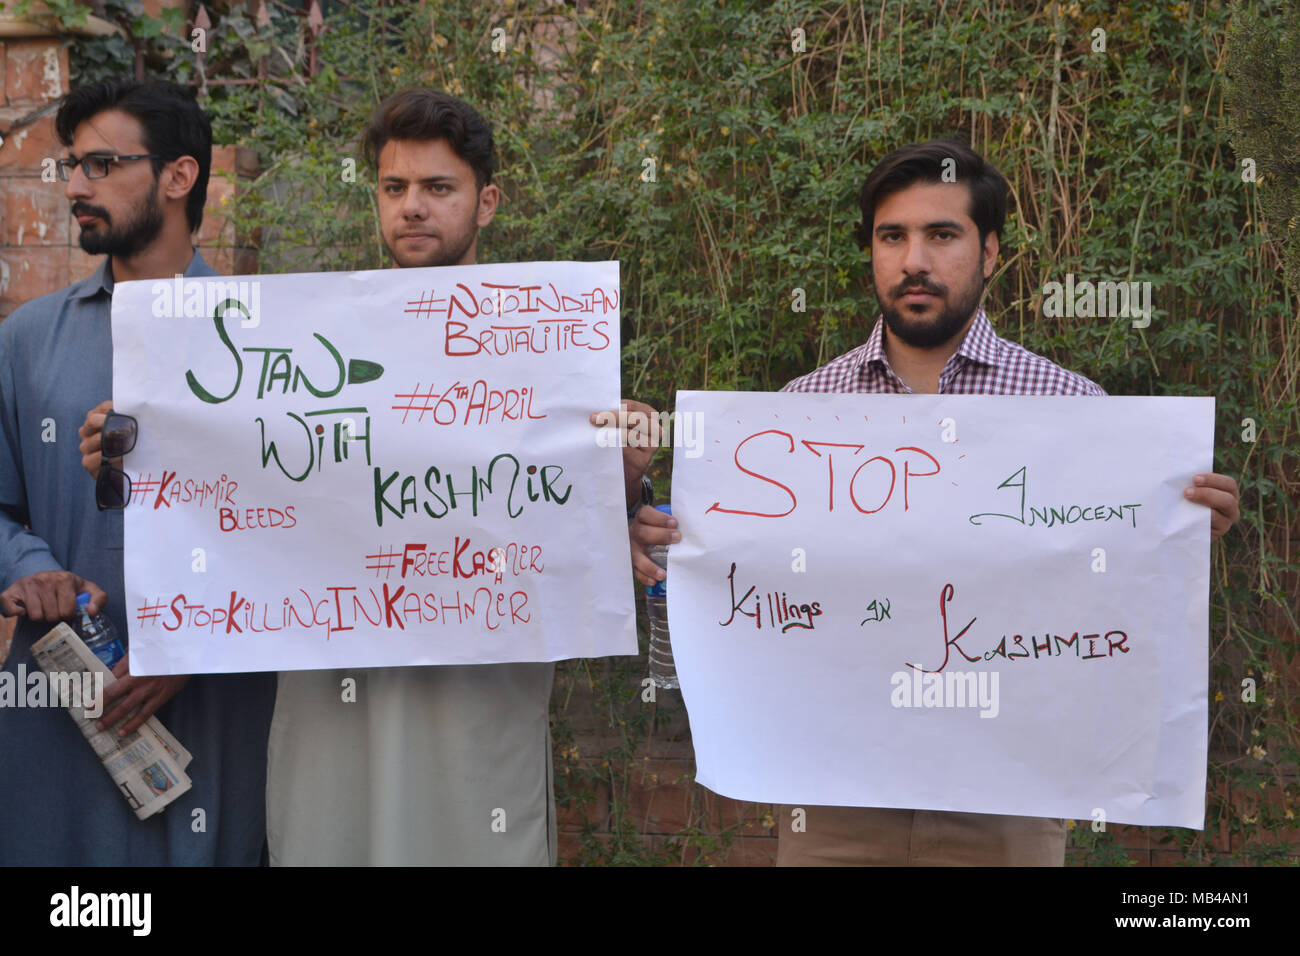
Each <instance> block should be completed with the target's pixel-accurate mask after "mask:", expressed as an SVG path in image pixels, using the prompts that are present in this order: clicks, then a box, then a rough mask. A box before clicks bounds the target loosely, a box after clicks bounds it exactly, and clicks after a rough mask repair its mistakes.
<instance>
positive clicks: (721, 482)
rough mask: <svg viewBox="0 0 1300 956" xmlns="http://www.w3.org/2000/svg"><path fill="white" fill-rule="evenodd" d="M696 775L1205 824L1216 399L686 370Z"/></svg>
mask: <svg viewBox="0 0 1300 956" xmlns="http://www.w3.org/2000/svg"><path fill="white" fill-rule="evenodd" d="M677 415H678V416H679V418H680V417H682V416H686V417H687V418H688V419H689V420H691V421H692V423H693V425H694V427H695V429H696V432H697V434H702V435H703V441H702V445H701V447H702V448H703V453H702V454H700V455H698V456H696V457H690V456H688V455H685V454H682V453H680V452H679V453H678V454H677V455H675V457H674V468H673V494H672V497H673V501H672V504H673V514H674V516H675V517H676V518H677V520H678V522H679V526H680V528H679V530H680V531H681V534H682V541H681V543H680V544H679V545H674V546H673V547H672V548H670V549H669V567H668V582H667V589H668V617H669V622H670V627H671V632H672V645H673V652H674V658H675V660H676V664H677V672H678V676H679V678H680V680H681V690H682V695H683V699H684V701H685V703H686V707H687V710H688V712H689V714H690V722H691V734H692V738H693V741H694V746H695V754H696V761H697V766H698V773H697V776H696V779H697V781H698V782H699V783H701V784H703V785H704V786H706V787H708V788H709V789H711V790H714V791H716V792H717V793H720V794H723V795H725V796H728V797H733V798H736V799H740V800H747V801H755V802H759V803H784V804H794V805H805V806H806V805H809V804H811V805H832V806H872V807H901V808H912V809H925V810H955V811H966V812H973V813H1003V814H1017V815H1027V816H1047V817H1067V818H1074V819H1080V820H1084V821H1089V820H1104V821H1109V822H1122V823H1133V824H1143V825H1174V826H1183V827H1191V828H1194V829H1200V828H1201V827H1202V826H1203V823H1204V815H1205V806H1204V799H1205V775H1206V735H1207V700H1206V695H1207V684H1208V657H1207V645H1208V600H1209V530H1210V512H1209V509H1207V508H1205V507H1204V506H1201V505H1197V504H1193V503H1192V502H1189V501H1188V500H1187V499H1186V498H1184V496H1183V490H1184V489H1185V488H1186V487H1188V486H1189V485H1191V484H1192V479H1193V476H1194V475H1195V474H1197V473H1198V472H1209V471H1212V470H1213V469H1212V468H1211V463H1212V458H1213V435H1214V425H1213V419H1214V400H1213V399H1212V398H1163V397H1158V398H1094V397H1077V398H1076V397H1070V398H1067V397H1020V396H1001V395H998V396H985V395H979V396H975V395H959V396H947V395H945V396H938V395H845V394H817V395H811V394H755V393H727V392H679V393H678V395H677Z"/></svg>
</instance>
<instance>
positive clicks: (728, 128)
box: [722, 126, 731, 136]
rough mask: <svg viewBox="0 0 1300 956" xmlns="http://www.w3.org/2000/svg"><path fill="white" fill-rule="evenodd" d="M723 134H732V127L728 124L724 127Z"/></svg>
mask: <svg viewBox="0 0 1300 956" xmlns="http://www.w3.org/2000/svg"><path fill="white" fill-rule="evenodd" d="M722 135H723V136H730V135H731V129H730V127H727V126H724V127H722Z"/></svg>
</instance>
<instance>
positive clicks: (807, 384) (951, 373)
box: [781, 307, 1106, 395]
mask: <svg viewBox="0 0 1300 956" xmlns="http://www.w3.org/2000/svg"><path fill="white" fill-rule="evenodd" d="M884 336H885V320H884V319H883V318H878V319H876V327H875V328H874V329H872V330H871V338H869V339H867V341H866V343H865V344H863V345H859V346H858V347H857V348H855V349H852V350H851V351H848V352H845V353H844V354H843V355H841V356H840V357H839V358H837V359H832V360H831V361H829V362H827V363H826V364H825V365H823V366H822V367H821V368H819V369H815V370H814V371H812V372H809V373H808V374H807V375H804V376H801V377H800V378H796V379H795V380H794V381H792V382H787V383H786V385H785V387H784V388H783V389H781V391H783V392H893V393H899V392H903V393H908V392H911V391H912V390H911V389H910V388H908V387H907V386H906V385H905V384H903V380H902V379H901V378H899V377H898V376H897V375H895V374H894V370H893V369H891V368H890V367H889V360H888V359H887V358H885V348H884V344H885V340H884ZM939 392H940V394H946V395H1105V394H1106V393H1105V391H1103V390H1102V388H1101V386H1100V385H1098V384H1097V383H1096V382H1093V381H1090V380H1088V379H1086V378H1084V377H1083V376H1082V375H1076V374H1075V373H1074V372H1070V371H1067V370H1065V369H1063V368H1061V366H1059V365H1057V364H1056V363H1055V362H1050V361H1048V360H1047V359H1045V358H1043V357H1042V356H1041V355H1035V354H1034V353H1033V352H1030V351H1029V350H1028V349H1024V348H1021V347H1020V346H1019V345H1017V344H1016V343H1015V342H1008V341H1007V340H1006V339H1003V338H999V337H998V335H997V333H995V332H994V331H993V325H992V323H990V322H989V319H988V316H986V315H985V314H984V309H983V307H981V308H980V309H979V310H978V311H977V312H976V313H975V321H974V322H972V323H971V326H970V329H969V330H968V331H967V332H966V338H965V339H963V340H962V343H961V347H960V348H959V349H957V351H956V353H955V354H954V355H953V356H952V358H950V359H948V364H947V365H945V366H944V367H943V371H942V372H940V373H939Z"/></svg>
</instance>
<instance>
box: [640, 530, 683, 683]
mask: <svg viewBox="0 0 1300 956" xmlns="http://www.w3.org/2000/svg"><path fill="white" fill-rule="evenodd" d="M655 508H656V509H657V510H659V511H662V512H663V513H664V514H672V513H673V512H672V509H671V508H670V507H669V506H668V505H655ZM647 553H648V554H649V555H650V560H651V561H653V562H654V563H655V564H657V565H659V567H661V568H663V569H664V570H667V569H668V545H666V544H656V545H654V546H652V547H650V548H648V549H647ZM645 610H646V616H647V617H649V619H650V679H651V680H653V681H654V682H655V686H656V687H662V688H665V689H672V688H674V687H676V686H677V667H676V665H675V664H673V648H672V645H671V644H669V643H668V581H667V579H665V580H663V581H659V582H657V583H656V584H654V585H653V586H651V587H647V588H646V589H645Z"/></svg>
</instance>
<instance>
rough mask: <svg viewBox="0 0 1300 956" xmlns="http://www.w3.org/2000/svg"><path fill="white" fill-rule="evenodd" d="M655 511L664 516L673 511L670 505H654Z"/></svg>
mask: <svg viewBox="0 0 1300 956" xmlns="http://www.w3.org/2000/svg"><path fill="white" fill-rule="evenodd" d="M655 511H662V512H663V513H664V514H666V515H670V514H672V513H673V509H672V506H671V505H655Z"/></svg>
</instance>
